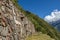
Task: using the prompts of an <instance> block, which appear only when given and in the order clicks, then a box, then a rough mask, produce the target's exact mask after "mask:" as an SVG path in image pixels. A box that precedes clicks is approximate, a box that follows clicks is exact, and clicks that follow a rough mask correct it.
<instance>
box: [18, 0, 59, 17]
mask: <svg viewBox="0 0 60 40" xmlns="http://www.w3.org/2000/svg"><path fill="white" fill-rule="evenodd" d="M18 4H19V5H21V6H22V8H24V9H25V10H28V11H30V12H32V13H34V14H36V15H38V16H39V17H41V18H44V17H45V16H46V15H50V13H51V12H52V11H53V10H55V9H58V10H60V0H18Z"/></svg>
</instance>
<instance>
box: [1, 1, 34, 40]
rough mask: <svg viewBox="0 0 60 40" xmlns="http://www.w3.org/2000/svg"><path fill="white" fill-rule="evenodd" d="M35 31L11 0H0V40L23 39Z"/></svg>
mask: <svg viewBox="0 0 60 40" xmlns="http://www.w3.org/2000/svg"><path fill="white" fill-rule="evenodd" d="M33 33H35V28H34V25H33V24H32V23H31V22H30V21H29V20H28V19H27V17H25V16H24V14H23V13H22V12H20V11H19V10H18V9H17V8H16V6H14V4H13V3H12V1H11V0H0V40H25V38H26V36H28V35H30V34H33Z"/></svg>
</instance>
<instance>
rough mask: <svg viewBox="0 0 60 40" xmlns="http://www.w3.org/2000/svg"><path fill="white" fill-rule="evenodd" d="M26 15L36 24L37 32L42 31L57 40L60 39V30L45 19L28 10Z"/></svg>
mask: <svg viewBox="0 0 60 40" xmlns="http://www.w3.org/2000/svg"><path fill="white" fill-rule="evenodd" d="M25 15H26V16H27V18H28V19H29V20H30V21H32V23H33V24H34V25H35V30H36V31H37V32H42V33H44V34H47V35H49V36H50V37H52V38H55V39H56V40H60V35H59V34H58V32H57V31H56V30H55V29H54V28H53V27H52V26H51V25H49V24H48V23H47V22H45V21H44V20H43V19H41V18H39V17H38V16H37V15H34V14H32V13H31V12H28V11H26V13H25Z"/></svg>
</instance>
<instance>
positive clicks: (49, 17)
mask: <svg viewBox="0 0 60 40" xmlns="http://www.w3.org/2000/svg"><path fill="white" fill-rule="evenodd" d="M59 19H60V11H58V10H57V9H56V10H54V11H53V12H51V15H47V16H45V18H44V20H45V21H47V22H52V21H57V20H59Z"/></svg>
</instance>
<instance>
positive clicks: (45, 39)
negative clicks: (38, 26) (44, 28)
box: [26, 33, 55, 40]
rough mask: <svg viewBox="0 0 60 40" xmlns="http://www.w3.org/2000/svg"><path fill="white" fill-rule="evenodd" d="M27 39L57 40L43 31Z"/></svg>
mask: <svg viewBox="0 0 60 40" xmlns="http://www.w3.org/2000/svg"><path fill="white" fill-rule="evenodd" d="M26 40H55V39H53V38H51V37H50V36H48V35H46V34H43V33H36V34H33V35H30V36H29V37H27V38H26Z"/></svg>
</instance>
